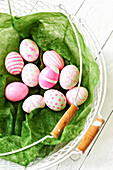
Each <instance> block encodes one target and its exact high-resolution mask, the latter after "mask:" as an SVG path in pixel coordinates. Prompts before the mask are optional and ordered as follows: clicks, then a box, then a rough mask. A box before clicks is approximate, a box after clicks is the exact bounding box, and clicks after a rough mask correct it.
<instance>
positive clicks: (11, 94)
mask: <svg viewBox="0 0 113 170" xmlns="http://www.w3.org/2000/svg"><path fill="white" fill-rule="evenodd" d="M28 92H29V89H28V87H27V86H26V85H25V84H24V83H21V82H13V83H10V84H8V85H7V86H6V88H5V96H6V98H7V99H8V100H10V101H14V102H16V101H20V100H22V99H24V98H25V97H26V96H27V94H28Z"/></svg>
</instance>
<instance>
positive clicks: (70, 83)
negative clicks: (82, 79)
mask: <svg viewBox="0 0 113 170" xmlns="http://www.w3.org/2000/svg"><path fill="white" fill-rule="evenodd" d="M78 80H79V70H78V68H77V67H76V66H74V65H67V66H65V67H64V68H63V69H62V71H61V73H60V80H59V82H60V85H61V87H62V88H63V89H66V90H67V89H71V88H72V87H74V86H75V85H76V84H77V83H78Z"/></svg>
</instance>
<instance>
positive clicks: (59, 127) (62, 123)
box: [50, 104, 78, 138]
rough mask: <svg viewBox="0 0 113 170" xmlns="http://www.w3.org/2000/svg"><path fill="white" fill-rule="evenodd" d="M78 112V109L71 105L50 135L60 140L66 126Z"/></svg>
mask: <svg viewBox="0 0 113 170" xmlns="http://www.w3.org/2000/svg"><path fill="white" fill-rule="evenodd" d="M77 111H78V107H77V106H75V105H73V104H72V105H71V106H70V107H69V109H68V110H67V111H66V112H65V114H64V115H63V116H62V117H61V119H60V120H59V122H58V123H57V125H56V126H55V127H54V129H53V131H52V132H51V133H50V134H51V135H52V136H54V137H55V138H58V137H59V135H60V134H61V132H62V131H63V129H64V128H65V126H67V125H68V123H69V122H70V121H71V119H72V118H73V116H74V115H75V113H76V112H77Z"/></svg>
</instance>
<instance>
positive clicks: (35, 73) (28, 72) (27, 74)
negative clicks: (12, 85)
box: [21, 63, 40, 87]
mask: <svg viewBox="0 0 113 170" xmlns="http://www.w3.org/2000/svg"><path fill="white" fill-rule="evenodd" d="M39 74H40V70H39V68H38V67H37V66H36V65H35V64H32V63H29V64H26V65H25V66H24V68H23V70H22V74H21V76H22V81H23V82H24V83H25V84H26V85H27V86H29V87H35V86H37V85H38V83H39Z"/></svg>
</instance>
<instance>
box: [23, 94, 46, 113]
mask: <svg viewBox="0 0 113 170" xmlns="http://www.w3.org/2000/svg"><path fill="white" fill-rule="evenodd" d="M44 107H45V102H44V98H43V97H42V96H41V95H36V94H35V95H31V96H29V97H28V98H27V99H26V100H25V101H24V102H23V105H22V109H23V110H24V111H25V112H27V113H30V112H31V111H32V110H34V109H36V108H44Z"/></svg>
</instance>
